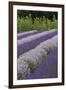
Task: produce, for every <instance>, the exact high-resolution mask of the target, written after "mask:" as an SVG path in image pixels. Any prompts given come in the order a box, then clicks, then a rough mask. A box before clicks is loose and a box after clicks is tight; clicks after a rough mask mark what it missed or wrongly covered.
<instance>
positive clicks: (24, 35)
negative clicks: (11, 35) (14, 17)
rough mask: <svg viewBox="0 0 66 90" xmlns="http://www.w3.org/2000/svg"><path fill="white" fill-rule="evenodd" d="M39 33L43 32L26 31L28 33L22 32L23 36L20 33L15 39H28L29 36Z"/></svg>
mask: <svg viewBox="0 0 66 90" xmlns="http://www.w3.org/2000/svg"><path fill="white" fill-rule="evenodd" d="M44 31H45V30H44ZM41 32H43V30H40V31H38V30H34V31H32V32H30V31H28V32H24V34H23V33H20V35H19V34H17V39H18V40H19V39H22V38H25V37H28V36H31V35H35V34H37V33H41Z"/></svg>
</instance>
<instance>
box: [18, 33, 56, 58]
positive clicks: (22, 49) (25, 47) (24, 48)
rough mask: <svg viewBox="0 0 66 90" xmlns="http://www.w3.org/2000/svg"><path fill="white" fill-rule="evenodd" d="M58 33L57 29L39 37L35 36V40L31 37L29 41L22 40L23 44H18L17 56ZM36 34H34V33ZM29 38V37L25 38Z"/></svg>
mask: <svg viewBox="0 0 66 90" xmlns="http://www.w3.org/2000/svg"><path fill="white" fill-rule="evenodd" d="M55 35H57V31H52V32H51V33H50V32H44V34H43V35H42V36H40V35H39V36H38V38H35V39H34V40H33V39H32V38H31V40H29V41H26V42H25V41H24V42H23V41H22V43H21V44H17V52H18V53H17V57H19V56H20V55H21V54H23V53H25V52H27V51H28V50H30V49H32V48H35V47H36V46H37V45H38V44H40V43H41V42H43V41H45V40H47V39H49V38H52V37H53V36H55ZM33 36H34V35H33ZM25 39H26V40H27V38H25Z"/></svg>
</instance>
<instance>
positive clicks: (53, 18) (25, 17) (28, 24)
mask: <svg viewBox="0 0 66 90" xmlns="http://www.w3.org/2000/svg"><path fill="white" fill-rule="evenodd" d="M29 12H30V11H21V10H20V11H19V10H18V13H17V15H18V16H17V31H18V32H21V31H29V30H49V29H54V28H57V25H58V23H57V22H58V20H57V13H56V12H41V13H42V15H41V14H39V12H36V11H34V12H31V13H29ZM33 15H34V16H33ZM46 15H47V16H46Z"/></svg>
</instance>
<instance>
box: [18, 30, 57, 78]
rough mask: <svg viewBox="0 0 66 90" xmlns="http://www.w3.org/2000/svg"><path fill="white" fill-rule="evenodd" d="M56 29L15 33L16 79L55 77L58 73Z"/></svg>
mask: <svg viewBox="0 0 66 90" xmlns="http://www.w3.org/2000/svg"><path fill="white" fill-rule="evenodd" d="M57 33H58V32H57V29H51V30H31V31H24V32H19V33H18V34H17V79H18V80H22V79H41V78H56V77H57V76H58V75H57V74H58V71H57V69H58V68H57V67H58V61H57V60H58V34H57Z"/></svg>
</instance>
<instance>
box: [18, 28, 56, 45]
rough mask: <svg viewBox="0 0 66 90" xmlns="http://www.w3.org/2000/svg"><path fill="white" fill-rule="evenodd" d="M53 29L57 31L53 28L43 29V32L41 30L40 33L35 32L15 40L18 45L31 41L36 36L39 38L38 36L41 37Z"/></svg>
mask: <svg viewBox="0 0 66 90" xmlns="http://www.w3.org/2000/svg"><path fill="white" fill-rule="evenodd" d="M55 31H57V30H56V29H54V30H51V31H45V32H42V33H37V34H36V35H30V36H28V37H27V38H26V37H25V38H22V39H20V40H17V43H18V45H20V44H21V45H22V44H24V43H27V42H30V41H33V40H35V39H38V38H40V37H42V36H44V35H46V34H50V33H52V32H55Z"/></svg>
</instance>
